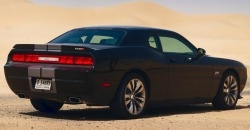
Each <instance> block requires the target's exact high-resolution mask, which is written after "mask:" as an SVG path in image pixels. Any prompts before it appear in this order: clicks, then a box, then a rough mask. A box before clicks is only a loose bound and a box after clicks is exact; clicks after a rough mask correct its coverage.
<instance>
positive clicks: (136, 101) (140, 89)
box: [111, 74, 148, 118]
mask: <svg viewBox="0 0 250 130" xmlns="http://www.w3.org/2000/svg"><path fill="white" fill-rule="evenodd" d="M147 94H148V93H147V87H146V84H145V82H144V80H143V78H142V77H141V76H140V75H138V74H130V75H128V76H127V77H126V78H125V79H124V80H123V81H122V85H121V86H120V88H119V90H118V92H117V93H116V96H115V98H114V100H113V102H112V104H111V110H112V112H114V114H115V115H118V116H120V117H123V118H138V117H139V116H141V115H142V114H143V112H144V111H145V107H146V103H147V97H148V95H147Z"/></svg>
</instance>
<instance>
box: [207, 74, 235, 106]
mask: <svg viewBox="0 0 250 130" xmlns="http://www.w3.org/2000/svg"><path fill="white" fill-rule="evenodd" d="M238 97H239V81H238V79H237V77H236V75H235V74H234V73H233V72H226V73H225V74H224V75H223V76H222V78H221V81H220V86H219V88H218V91H217V94H216V96H215V98H214V100H213V102H212V104H213V106H214V108H216V109H223V110H230V109H234V108H235V106H236V104H237V101H238Z"/></svg>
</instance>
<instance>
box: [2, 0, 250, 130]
mask: <svg viewBox="0 0 250 130" xmlns="http://www.w3.org/2000/svg"><path fill="white" fill-rule="evenodd" d="M95 25H138V26H149V27H159V28H163V29H169V30H174V31H176V32H179V33H180V34H182V35H184V36H185V37H186V38H187V39H189V40H190V41H191V42H192V43H193V44H194V45H195V46H197V47H202V48H205V49H206V51H207V54H208V55H210V56H217V57H224V58H230V59H235V60H239V61H241V62H242V63H244V64H245V65H246V66H247V67H248V75H249V74H250V72H249V70H250V51H249V49H250V16H244V15H238V14H216V15H215V14H213V15H191V14H185V13H183V12H176V11H173V10H170V9H168V8H166V7H164V6H161V5H159V4H155V3H151V2H130V3H123V4H119V5H115V6H108V7H101V8H66V7H55V6H49V5H38V4H34V3H32V2H30V1H28V0H0V66H1V68H0V105H1V107H0V129H250V121H249V120H250V117H249V116H248V115H250V109H249V108H250V88H249V86H250V83H249V80H248V83H247V87H246V88H245V90H244V93H243V97H244V98H243V99H241V100H239V102H238V105H237V108H236V109H235V110H230V111H218V110H214V109H213V108H212V106H211V104H206V105H195V106H193V105H192V106H178V107H166V108H157V109H149V110H148V111H147V112H146V114H145V116H143V117H142V118H141V119H134V120H117V119H115V118H114V117H112V116H111V115H110V113H109V109H108V108H106V107H101V108H100V107H87V106H85V105H78V106H72V105H65V106H64V107H63V109H62V111H60V112H59V113H57V114H41V113H39V112H37V111H35V110H34V109H33V108H32V106H31V105H30V103H29V100H24V99H19V98H18V97H17V96H15V95H14V94H13V93H12V92H11V91H10V89H9V88H8V85H7V83H6V81H5V77H4V71H3V66H4V64H5V62H6V58H7V55H8V52H9V51H10V50H11V48H12V47H13V45H15V44H20V43H30V44H33V43H46V42H48V41H50V40H51V39H53V38H54V37H56V36H58V35H60V34H62V33H64V32H65V31H67V30H70V29H72V28H78V27H84V26H95ZM248 79H249V78H248Z"/></svg>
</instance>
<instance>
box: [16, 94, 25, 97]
mask: <svg viewBox="0 0 250 130" xmlns="http://www.w3.org/2000/svg"><path fill="white" fill-rule="evenodd" d="M17 96H18V97H19V98H26V96H25V94H24V93H17Z"/></svg>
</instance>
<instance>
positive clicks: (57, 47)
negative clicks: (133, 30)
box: [13, 43, 119, 52]
mask: <svg viewBox="0 0 250 130" xmlns="http://www.w3.org/2000/svg"><path fill="white" fill-rule="evenodd" d="M117 47H119V46H114V45H94V44H70V43H65V44H64V43H63V44H58V43H46V44H16V45H15V46H14V47H13V49H22V50H34V51H58V52H61V51H62V52H63V51H85V52H92V51H95V50H103V49H110V48H117Z"/></svg>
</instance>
